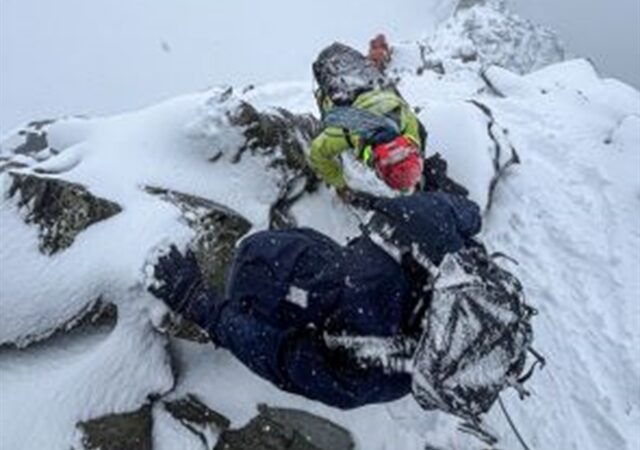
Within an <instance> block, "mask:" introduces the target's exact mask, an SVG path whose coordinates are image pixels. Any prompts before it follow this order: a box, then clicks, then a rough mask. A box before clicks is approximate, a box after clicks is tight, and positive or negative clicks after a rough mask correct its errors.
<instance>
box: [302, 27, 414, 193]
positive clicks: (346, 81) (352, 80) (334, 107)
mask: <svg viewBox="0 0 640 450" xmlns="http://www.w3.org/2000/svg"><path fill="white" fill-rule="evenodd" d="M373 44H374V42H373V41H372V46H373ZM375 44H376V46H374V47H375V48H373V47H372V58H367V57H365V56H364V55H362V54H361V53H360V52H358V51H357V50H354V49H353V48H351V47H348V46H346V45H343V44H340V43H334V44H333V45H331V46H329V47H327V48H326V49H324V50H323V51H322V52H321V53H320V55H319V56H318V58H317V59H316V61H315V62H314V63H313V74H314V78H315V81H316V83H317V85H318V88H317V89H316V91H315V96H316V101H317V103H318V107H319V108H320V112H321V115H322V121H323V130H322V132H321V133H320V134H319V135H318V136H317V137H316V138H315V139H314V141H313V142H312V145H311V152H310V157H309V162H310V165H311V167H312V169H313V170H314V171H315V173H316V174H317V175H318V176H319V177H320V178H321V179H322V180H323V181H325V182H326V183H327V184H329V185H330V186H332V187H334V188H335V189H336V191H337V192H338V194H339V195H340V197H341V198H342V199H343V200H345V201H349V200H350V199H351V198H352V191H351V189H350V188H349V186H348V185H347V181H346V180H345V177H344V174H343V170H342V164H341V159H340V158H341V155H342V154H343V153H344V152H346V151H347V150H349V149H351V150H353V151H354V155H355V157H356V158H357V159H358V160H359V161H361V162H362V163H364V164H366V165H367V166H369V167H371V168H372V169H374V170H375V171H376V173H377V175H378V176H379V177H380V178H381V179H382V180H383V181H384V182H385V183H386V184H387V185H388V186H389V187H391V188H392V189H394V190H396V191H400V192H413V191H414V190H415V189H416V188H417V187H419V185H420V182H421V178H422V171H423V164H424V163H423V153H424V146H425V140H426V132H425V131H424V127H423V126H422V125H421V124H420V122H419V120H418V118H417V117H416V115H415V113H414V112H413V110H412V109H411V107H410V106H409V105H408V104H407V102H405V101H404V100H403V99H402V97H401V96H400V95H399V94H398V92H397V90H396V88H395V86H394V85H393V83H392V82H391V80H389V79H388V78H387V77H386V76H385V75H384V74H383V73H382V72H381V71H380V70H379V69H378V67H377V65H380V64H382V62H383V60H384V59H385V58H388V56H389V54H388V51H387V53H385V54H384V55H383V54H382V53H383V52H381V50H384V48H387V49H388V46H386V41H384V40H381V39H378V40H377V41H375ZM382 44H385V46H386V47H385V46H382ZM380 58H382V59H380Z"/></svg>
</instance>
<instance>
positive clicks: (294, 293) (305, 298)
mask: <svg viewBox="0 0 640 450" xmlns="http://www.w3.org/2000/svg"><path fill="white" fill-rule="evenodd" d="M287 301H289V302H291V303H293V304H294V305H297V306H299V307H300V308H302V309H306V308H307V306H309V293H308V292H307V291H305V290H304V289H300V288H299V287H296V286H291V287H290V288H289V295H287Z"/></svg>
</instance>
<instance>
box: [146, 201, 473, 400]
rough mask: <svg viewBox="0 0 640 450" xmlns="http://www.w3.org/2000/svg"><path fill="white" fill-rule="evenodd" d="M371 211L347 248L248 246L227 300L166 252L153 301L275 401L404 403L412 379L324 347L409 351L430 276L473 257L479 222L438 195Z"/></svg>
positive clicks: (303, 238) (272, 238)
mask: <svg viewBox="0 0 640 450" xmlns="http://www.w3.org/2000/svg"><path fill="white" fill-rule="evenodd" d="M373 211H374V212H373V214H372V217H371V219H370V220H369V221H368V223H367V225H366V226H365V225H363V227H362V230H363V232H362V234H361V235H360V236H359V237H357V238H355V239H353V240H352V241H350V242H349V243H348V244H347V245H346V246H340V245H338V244H337V243H336V242H334V241H332V240H331V239H330V238H328V237H326V236H324V235H322V234H320V233H318V232H316V231H314V230H311V229H306V228H298V229H288V230H280V231H263V232H258V233H255V234H253V235H251V236H249V237H247V238H246V239H245V240H244V241H243V242H242V243H241V244H240V246H239V247H238V249H237V251H236V253H235V255H234V258H233V261H232V263H231V267H230V270H229V272H228V278H227V285H226V292H225V293H224V294H223V293H219V292H215V291H214V290H213V289H211V288H209V287H207V286H206V284H205V282H204V280H203V278H202V275H201V272H200V269H199V266H198V263H197V262H196V259H195V256H194V254H193V253H192V252H190V251H187V252H186V254H185V255H182V254H181V253H180V252H179V251H178V250H177V249H176V248H175V247H172V249H171V251H170V253H169V254H167V255H166V256H162V257H161V258H160V259H159V261H158V263H157V264H156V266H155V279H156V280H157V283H156V284H153V285H152V286H151V287H150V288H149V290H150V291H151V292H152V293H153V294H154V295H155V296H156V297H158V298H160V299H161V300H163V301H164V302H165V303H166V304H167V305H168V306H169V307H170V309H172V310H173V311H174V312H175V313H177V314H180V315H182V317H184V318H186V319H188V320H190V321H193V322H195V323H196V324H197V325H199V326H200V327H201V328H203V329H204V330H206V331H207V332H208V334H209V336H210V337H211V340H212V341H213V342H214V343H215V344H216V345H218V346H221V347H223V348H226V349H228V350H229V351H231V352H232V353H233V354H234V355H235V356H236V357H237V358H238V359H239V360H241V361H242V362H243V363H244V364H245V365H246V366H247V367H249V368H250V369H251V370H252V371H254V372H255V373H257V374H258V375H260V376H262V377H264V378H266V379H268V380H269V381H271V382H272V383H274V384H275V385H276V386H278V387H279V388H281V389H283V390H286V391H289V392H292V393H296V394H299V395H303V396H305V397H307V398H310V399H315V400H318V401H321V402H323V403H326V404H328V405H332V406H336V407H340V408H354V407H358V406H362V405H366V404H370V403H380V402H386V401H391V400H394V399H397V398H400V397H403V396H404V395H406V394H408V393H410V392H411V383H412V378H411V375H410V374H408V373H406V372H405V373H402V372H394V371H390V370H388V368H387V367H383V366H380V365H368V364H364V363H362V361H361V360H359V359H358V358H356V357H354V355H353V353H351V352H350V351H348V349H346V348H344V347H341V346H339V345H338V346H335V345H332V344H330V342H333V341H332V337H345V336H353V337H367V338H369V337H381V338H394V337H402V338H405V337H406V338H407V339H408V341H410V340H411V339H413V340H414V341H416V340H417V339H418V338H419V337H420V335H421V332H422V330H421V328H422V322H423V320H422V317H423V316H424V311H425V309H426V308H427V306H428V303H429V299H430V294H431V292H430V286H431V282H432V281H433V280H432V278H433V274H432V268H433V267H434V266H437V265H438V264H440V262H441V261H442V259H443V258H444V257H445V255H446V254H448V253H453V252H457V251H459V250H461V249H463V248H465V247H466V246H469V245H472V240H471V238H472V236H474V235H475V234H476V233H478V231H479V230H480V226H481V219H480V211H479V208H478V206H477V205H476V204H474V203H473V202H471V201H469V200H467V199H465V198H463V197H460V196H455V195H450V194H446V193H442V192H437V193H424V192H420V193H416V194H415V195H412V196H401V197H397V198H393V199H377V201H376V203H375V205H374V206H373ZM409 338H410V339H409Z"/></svg>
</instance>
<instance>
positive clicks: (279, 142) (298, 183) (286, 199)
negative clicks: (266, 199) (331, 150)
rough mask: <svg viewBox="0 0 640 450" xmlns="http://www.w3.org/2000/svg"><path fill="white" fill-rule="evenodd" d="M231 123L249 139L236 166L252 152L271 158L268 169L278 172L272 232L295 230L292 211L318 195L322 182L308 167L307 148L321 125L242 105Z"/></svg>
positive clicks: (286, 113)
mask: <svg viewBox="0 0 640 450" xmlns="http://www.w3.org/2000/svg"><path fill="white" fill-rule="evenodd" d="M229 122H230V123H231V125H234V126H238V127H241V128H243V130H244V136H245V138H246V141H245V143H244V145H242V146H241V147H240V149H239V150H238V152H237V153H236V154H235V156H234V157H233V162H235V163H238V162H240V161H241V159H242V157H243V155H244V154H245V153H246V152H250V153H251V154H252V155H257V156H263V157H267V158H269V162H268V164H267V168H270V169H275V170H277V171H278V172H279V177H278V180H279V185H280V194H279V196H278V199H277V200H276V201H275V202H274V204H273V205H272V207H271V211H270V225H271V228H276V229H277V228H286V227H290V226H295V220H294V219H293V218H292V217H291V215H290V214H289V209H290V208H291V206H292V205H293V204H294V203H295V202H296V201H297V200H299V199H300V198H301V197H302V196H303V195H304V194H305V193H309V192H313V191H315V190H316V188H317V186H318V182H319V180H318V178H317V177H316V175H315V174H314V172H313V170H312V169H311V168H310V167H309V165H308V164H307V158H306V155H305V148H307V147H308V146H309V145H310V142H311V140H312V139H313V138H314V137H315V136H317V134H318V133H319V132H320V127H321V123H320V121H319V120H318V119H316V118H315V117H314V116H312V115H310V114H303V115H296V114H292V113H290V112H289V111H287V110H285V109H282V108H278V109H275V110H273V112H268V113H267V112H260V111H258V110H257V109H256V108H254V107H253V106H252V105H250V104H249V103H246V102H241V103H240V105H239V106H238V108H237V109H236V110H234V111H233V112H232V113H230V114H229Z"/></svg>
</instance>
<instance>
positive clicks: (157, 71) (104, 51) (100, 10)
mask: <svg viewBox="0 0 640 450" xmlns="http://www.w3.org/2000/svg"><path fill="white" fill-rule="evenodd" d="M451 1H452V0H370V1H365V0H323V1H319V0H269V1H264V0H0V132H6V131H8V130H9V129H11V128H12V127H14V126H17V125H18V124H20V123H22V122H24V121H27V120H32V119H39V118H47V117H56V116H60V115H65V114H87V115H92V116H93V115H100V114H112V113H116V112H121V111H126V110H130V109H135V108H139V107H142V106H145V105H148V104H152V103H155V102H157V101H160V100H162V99H164V98H168V97H171V96H175V95H179V94H182V93H188V92H191V91H194V90H200V89H204V88H206V87H208V86H212V85H219V84H223V83H226V84H232V85H236V86H243V85H246V84H249V83H262V82H266V81H274V80H305V79H309V78H310V64H311V61H312V60H313V58H314V57H315V55H316V53H317V52H318V50H319V49H321V48H322V47H323V46H325V45H327V44H329V43H330V42H332V41H334V40H341V41H345V42H347V43H351V44H352V45H355V46H358V47H360V48H364V47H365V46H366V44H367V41H368V39H369V38H370V37H371V36H372V35H373V34H375V33H376V32H379V31H384V32H386V33H387V34H388V35H389V36H390V38H391V40H403V39H415V38H419V37H420V36H422V35H424V34H426V33H429V32H430V31H432V30H433V27H434V24H435V20H437V19H441V18H443V17H446V15H447V14H448V13H449V12H450V11H451ZM512 1H514V2H516V4H517V5H516V6H517V7H518V8H519V10H521V11H522V12H523V13H525V15H527V16H529V17H532V18H534V19H537V20H538V21H540V22H543V23H547V24H549V25H552V26H553V27H555V28H557V29H559V30H560V31H561V32H562V34H563V35H564V38H565V40H566V41H567V43H568V44H569V46H570V48H572V49H573V50H574V51H575V53H578V54H585V55H591V56H593V59H594V60H595V61H596V62H597V63H598V65H599V67H600V69H601V71H602V72H603V73H604V74H610V75H615V76H618V77H621V78H623V79H625V80H626V81H628V82H635V84H636V86H640V79H639V78H640V68H639V65H640V51H639V50H638V45H640V44H639V43H638V42H639V41H640V39H634V36H633V34H634V33H635V34H636V35H637V33H638V31H637V30H638V25H639V23H640V17H638V10H639V9H640V0H615V1H607V0H512ZM587 3H588V4H589V5H591V6H589V7H585V6H584V4H587ZM613 5H615V6H613ZM636 37H638V36H636ZM634 52H635V56H634V55H633V54H634Z"/></svg>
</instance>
